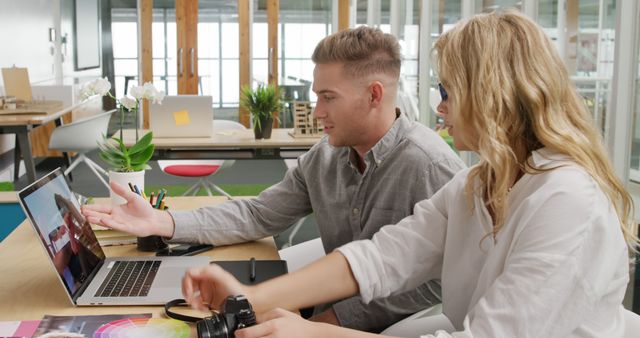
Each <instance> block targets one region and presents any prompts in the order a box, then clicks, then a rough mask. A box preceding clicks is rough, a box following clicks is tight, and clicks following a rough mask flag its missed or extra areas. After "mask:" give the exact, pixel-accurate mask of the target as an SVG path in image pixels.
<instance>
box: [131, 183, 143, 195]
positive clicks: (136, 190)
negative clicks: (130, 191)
mask: <svg viewBox="0 0 640 338" xmlns="http://www.w3.org/2000/svg"><path fill="white" fill-rule="evenodd" d="M133 188H134V189H135V190H134V192H135V193H136V194H138V195H140V196H142V194H141V193H140V189H138V186H137V185H135V184H134V185H133Z"/></svg>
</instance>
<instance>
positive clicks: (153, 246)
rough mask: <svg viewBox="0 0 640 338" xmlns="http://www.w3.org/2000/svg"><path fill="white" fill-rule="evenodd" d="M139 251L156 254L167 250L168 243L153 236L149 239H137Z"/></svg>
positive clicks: (148, 237)
mask: <svg viewBox="0 0 640 338" xmlns="http://www.w3.org/2000/svg"><path fill="white" fill-rule="evenodd" d="M137 244H138V251H148V252H155V251H158V250H162V249H165V248H167V246H168V245H167V243H165V242H164V241H163V240H162V237H160V236H156V235H152V236H147V237H138V239H137Z"/></svg>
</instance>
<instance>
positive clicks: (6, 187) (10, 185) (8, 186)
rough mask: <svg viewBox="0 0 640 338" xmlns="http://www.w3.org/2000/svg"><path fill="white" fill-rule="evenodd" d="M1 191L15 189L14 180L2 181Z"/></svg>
mask: <svg viewBox="0 0 640 338" xmlns="http://www.w3.org/2000/svg"><path fill="white" fill-rule="evenodd" d="M0 191H13V182H0Z"/></svg>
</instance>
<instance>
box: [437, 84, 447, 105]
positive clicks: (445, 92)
mask: <svg viewBox="0 0 640 338" xmlns="http://www.w3.org/2000/svg"><path fill="white" fill-rule="evenodd" d="M438 90H439V91H440V98H441V99H442V101H446V100H447V99H448V98H449V94H447V91H446V90H444V87H443V86H442V83H438Z"/></svg>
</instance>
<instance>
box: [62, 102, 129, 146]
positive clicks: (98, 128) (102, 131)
mask: <svg viewBox="0 0 640 338" xmlns="http://www.w3.org/2000/svg"><path fill="white" fill-rule="evenodd" d="M115 111H116V110H115V109H114V110H110V111H108V112H104V113H100V114H97V115H94V116H91V117H87V118H84V119H81V120H78V121H75V122H72V123H70V124H65V125H62V126H59V127H57V128H56V129H54V130H53V133H52V134H51V138H50V139H49V149H52V150H59V151H66V152H69V151H73V152H79V153H86V152H88V151H91V150H94V149H97V148H98V142H99V141H101V140H102V136H103V135H106V134H107V129H108V128H109V119H110V118H111V114H113V112H115Z"/></svg>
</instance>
